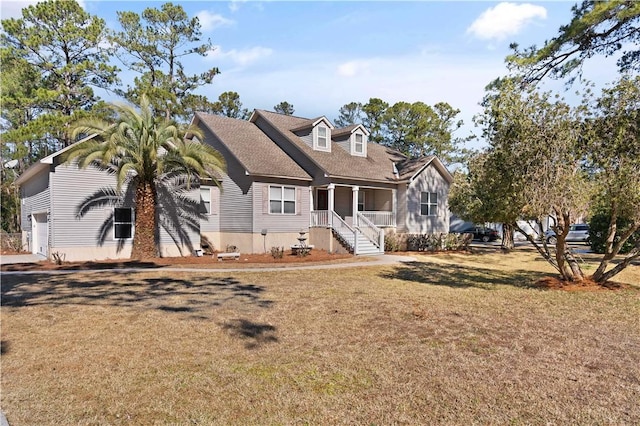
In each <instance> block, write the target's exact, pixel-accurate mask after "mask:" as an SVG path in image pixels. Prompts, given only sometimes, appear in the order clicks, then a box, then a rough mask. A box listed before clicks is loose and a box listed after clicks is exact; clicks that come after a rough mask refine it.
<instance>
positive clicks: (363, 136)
mask: <svg viewBox="0 0 640 426" xmlns="http://www.w3.org/2000/svg"><path fill="white" fill-rule="evenodd" d="M368 139H369V131H368V130H367V129H365V127H364V126H363V125H362V124H353V125H351V126H347V127H344V128H342V129H337V130H335V131H334V132H333V140H334V142H335V143H337V144H338V145H340V146H341V147H342V148H343V149H344V150H345V151H347V152H348V153H349V154H350V155H353V156H354V157H366V156H367V142H368Z"/></svg>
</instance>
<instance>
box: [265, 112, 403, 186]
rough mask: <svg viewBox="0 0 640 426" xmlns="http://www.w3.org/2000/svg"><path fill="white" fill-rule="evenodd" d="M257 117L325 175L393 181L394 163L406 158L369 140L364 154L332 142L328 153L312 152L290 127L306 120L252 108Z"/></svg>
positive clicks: (304, 124)
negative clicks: (297, 149)
mask: <svg viewBox="0 0 640 426" xmlns="http://www.w3.org/2000/svg"><path fill="white" fill-rule="evenodd" d="M258 116H260V117H262V118H263V119H265V120H266V121H267V122H269V123H270V124H271V125H272V126H273V127H274V128H275V129H277V130H278V131H279V132H280V133H281V134H282V135H284V136H285V137H286V138H287V139H288V140H289V141H290V142H291V143H293V144H294V145H295V146H297V147H298V148H299V149H300V151H302V152H303V153H304V154H305V155H306V156H307V157H309V158H310V159H311V160H312V161H313V162H314V163H316V164H317V165H318V166H319V167H320V168H321V169H322V170H323V171H324V172H325V173H326V174H327V175H328V176H329V177H333V178H336V177H338V178H348V179H356V180H366V181H376V182H397V181H398V177H397V175H395V174H394V164H397V163H400V162H403V161H406V160H407V157H406V156H404V155H403V154H401V153H400V152H398V151H395V150H393V149H391V148H387V147H384V146H382V145H379V144H377V143H373V142H369V143H368V145H367V157H357V156H352V155H351V154H350V153H349V152H347V151H346V150H345V149H343V148H342V147H341V146H339V145H338V144H336V143H332V145H331V152H323V151H315V150H313V149H312V148H311V147H310V146H308V145H307V144H305V143H304V142H303V141H302V139H301V138H299V137H298V136H297V135H296V134H295V133H293V131H292V130H294V129H300V128H302V127H303V126H307V125H308V124H309V121H310V120H309V119H307V118H300V117H295V116H291V115H283V114H278V113H275V112H271V111H265V110H255V112H254V115H253V116H252V120H256V119H257V117H258Z"/></svg>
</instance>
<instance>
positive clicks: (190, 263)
mask: <svg viewBox="0 0 640 426" xmlns="http://www.w3.org/2000/svg"><path fill="white" fill-rule="evenodd" d="M354 261H365V262H366V261H367V258H361V257H356V256H353V255H350V254H332V253H328V252H326V251H325V250H312V251H311V252H310V253H309V254H308V255H306V256H297V255H292V254H291V253H285V254H284V255H283V257H282V258H274V257H273V256H271V254H269V253H265V254H240V258H239V259H238V260H233V259H225V260H222V261H218V260H217V257H216V256H215V255H214V256H211V255H204V256H200V257H197V256H188V257H164V258H157V259H152V260H144V261H135V260H125V259H118V260H97V261H87V262H63V263H62V264H61V265H57V264H55V263H54V262H51V261H42V262H38V263H21V264H12V265H2V268H1V270H2V271H39V270H45V271H52V270H70V269H71V270H93V269H118V268H167V267H176V268H229V267H234V268H235V267H247V268H251V267H260V266H277V265H283V266H285V265H288V264H301V263H304V264H307V263H308V264H323V263H343V262H354Z"/></svg>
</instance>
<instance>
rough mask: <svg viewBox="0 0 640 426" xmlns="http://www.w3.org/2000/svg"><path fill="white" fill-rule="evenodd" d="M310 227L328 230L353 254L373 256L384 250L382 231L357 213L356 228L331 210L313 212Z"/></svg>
mask: <svg viewBox="0 0 640 426" xmlns="http://www.w3.org/2000/svg"><path fill="white" fill-rule="evenodd" d="M309 222H310V227H312V228H314V227H315V228H330V229H331V230H332V232H333V235H334V236H335V237H336V238H337V239H338V240H339V241H340V242H341V244H343V245H344V246H345V247H347V248H348V249H349V250H350V251H352V252H353V253H354V254H375V253H382V252H383V250H384V230H383V229H380V228H378V227H377V226H375V225H374V224H373V223H372V222H371V221H370V220H369V219H367V218H366V217H365V216H363V215H361V214H359V213H358V217H357V222H358V226H357V227H355V226H351V225H349V224H348V223H347V222H345V221H344V219H342V217H340V215H339V214H338V213H336V212H335V211H331V210H313V211H311V215H310V219H309Z"/></svg>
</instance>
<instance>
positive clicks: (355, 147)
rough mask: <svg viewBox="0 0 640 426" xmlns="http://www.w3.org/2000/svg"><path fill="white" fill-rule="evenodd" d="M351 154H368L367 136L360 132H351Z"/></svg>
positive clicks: (362, 155) (363, 155) (364, 155)
mask: <svg viewBox="0 0 640 426" xmlns="http://www.w3.org/2000/svg"><path fill="white" fill-rule="evenodd" d="M351 155H357V156H360V157H366V156H367V136H366V135H365V134H363V133H360V132H354V133H353V134H351Z"/></svg>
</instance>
